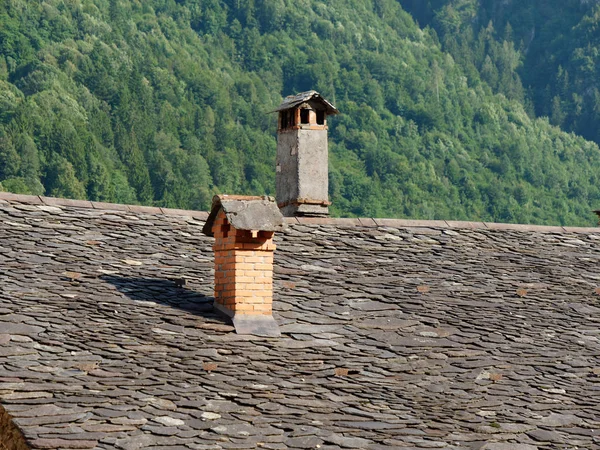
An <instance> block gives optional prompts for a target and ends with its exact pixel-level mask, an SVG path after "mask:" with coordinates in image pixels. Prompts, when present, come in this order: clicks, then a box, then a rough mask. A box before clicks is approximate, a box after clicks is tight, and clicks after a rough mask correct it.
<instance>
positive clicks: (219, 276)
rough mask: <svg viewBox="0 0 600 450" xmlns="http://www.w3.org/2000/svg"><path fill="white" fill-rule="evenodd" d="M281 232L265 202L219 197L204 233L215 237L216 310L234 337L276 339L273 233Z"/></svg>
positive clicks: (273, 207) (274, 212)
mask: <svg viewBox="0 0 600 450" xmlns="http://www.w3.org/2000/svg"><path fill="white" fill-rule="evenodd" d="M283 228H284V220H283V216H282V215H281V212H280V211H279V209H278V208H277V205H276V203H275V200H274V199H273V198H269V197H248V196H239V195H217V196H215V197H214V198H213V205H212V210H211V213H210V216H209V217H208V220H207V221H206V224H205V225H204V228H203V230H202V231H203V232H204V233H205V234H207V235H209V236H214V237H215V243H214V245H213V249H214V251H215V301H214V307H215V309H217V310H219V311H221V312H223V313H225V314H226V315H228V316H229V317H231V318H232V321H233V325H234V326H235V329H236V332H237V333H238V334H255V335H261V336H279V328H278V327H277V324H276V322H275V320H274V319H273V315H272V305H273V253H274V251H275V244H273V234H274V232H275V231H277V230H282V229H283Z"/></svg>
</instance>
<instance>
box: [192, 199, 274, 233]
mask: <svg viewBox="0 0 600 450" xmlns="http://www.w3.org/2000/svg"><path fill="white" fill-rule="evenodd" d="M221 208H222V209H223V212H224V213H225V216H226V217H227V220H228V221H229V223H230V224H231V226H233V227H234V228H236V229H238V230H260V231H280V230H284V229H285V221H284V219H283V215H282V214H281V211H279V208H278V207H277V204H276V203H275V199H274V198H273V197H268V196H266V195H265V196H262V197H258V196H249V195H224V194H223V195H215V196H214V197H213V200H212V208H211V211H210V215H209V216H208V219H207V220H206V223H205V224H204V227H203V228H202V232H203V233H204V234H206V235H207V236H213V231H212V227H213V223H214V222H215V219H216V217H217V214H218V213H219V211H220V210H221Z"/></svg>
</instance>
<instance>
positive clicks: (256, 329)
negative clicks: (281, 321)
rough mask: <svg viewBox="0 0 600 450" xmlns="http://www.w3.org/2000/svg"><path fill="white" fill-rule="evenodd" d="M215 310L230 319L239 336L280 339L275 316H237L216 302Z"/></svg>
mask: <svg viewBox="0 0 600 450" xmlns="http://www.w3.org/2000/svg"><path fill="white" fill-rule="evenodd" d="M213 308H214V309H215V310H217V311H219V312H220V313H221V314H223V315H225V316H227V317H229V318H230V319H231V322H232V323H233V327H234V328H235V332H236V333H237V334H246V335H253V336H264V337H280V336H281V332H280V331H279V326H278V325H277V322H275V319H274V318H273V316H262V315H258V314H256V315H252V314H236V313H233V312H232V311H231V310H230V309H227V308H225V307H224V306H222V305H220V304H218V303H217V302H215V303H214V304H213Z"/></svg>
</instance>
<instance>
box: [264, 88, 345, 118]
mask: <svg viewBox="0 0 600 450" xmlns="http://www.w3.org/2000/svg"><path fill="white" fill-rule="evenodd" d="M306 102H317V103H320V104H321V105H322V106H324V107H325V111H326V113H327V114H328V115H332V114H339V113H340V112H339V110H338V109H337V108H336V107H335V106H333V105H332V104H331V103H330V102H328V101H327V100H325V99H324V98H323V97H322V96H321V94H319V93H318V92H317V91H306V92H301V93H299V94H296V95H288V96H287V97H286V98H284V99H283V102H282V103H281V105H279V106H278V107H277V108H276V109H275V110H273V111H272V112H277V111H283V110H285V109H291V108H295V107H296V106H298V105H301V104H302V103H306Z"/></svg>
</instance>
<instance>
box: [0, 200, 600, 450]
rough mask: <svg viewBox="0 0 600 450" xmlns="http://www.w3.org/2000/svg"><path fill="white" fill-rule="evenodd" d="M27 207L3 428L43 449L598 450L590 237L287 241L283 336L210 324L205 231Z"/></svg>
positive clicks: (435, 230)
mask: <svg viewBox="0 0 600 450" xmlns="http://www.w3.org/2000/svg"><path fill="white" fill-rule="evenodd" d="M0 198H4V199H6V196H2V195H0ZM17 200H19V201H17ZM17 200H15V198H14V197H13V199H11V200H7V204H2V205H0V265H1V267H2V271H0V286H2V288H1V289H0V405H1V407H0V421H1V422H0V426H4V425H3V424H5V423H8V422H6V420H5V419H6V418H7V417H10V418H12V419H13V421H12V424H13V426H15V427H18V430H20V432H21V433H22V434H23V435H24V439H26V440H27V442H28V445H29V446H30V447H32V448H69V446H71V447H73V446H78V447H77V448H94V447H95V448H102V449H108V448H111V449H112V448H120V449H129V448H131V449H134V448H135V449H137V448H169V449H173V450H175V449H178V448H213V449H224V448H240V447H246V448H256V447H261V448H312V447H316V446H317V445H320V446H321V448H373V449H375V448H405V447H406V448H411V447H412V448H432V447H436V448H457V449H467V448H472V447H473V445H474V443H476V445H477V446H478V448H490V449H494V448H497V449H503V448H507V449H508V448H511V449H532V448H538V449H545V448H556V446H564V445H571V446H574V445H576V446H577V447H578V448H587V449H592V448H597V446H598V439H599V436H600V435H599V434H598V432H597V430H598V429H600V422H599V420H598V417H600V407H599V406H598V405H599V404H600V402H599V401H598V400H599V399H598V393H597V392H598V388H597V387H598V383H599V382H600V357H599V356H598V355H599V352H598V349H599V348H600V347H599V345H600V341H599V339H600V335H599V333H598V319H597V317H598V312H599V311H600V300H599V297H598V295H599V293H600V264H598V263H599V262H600V247H599V246H598V238H599V237H600V233H598V230H597V229H590V230H584V229H577V228H569V229H562V231H558V230H557V231H553V232H547V230H545V229H543V228H535V227H534V228H530V229H519V227H508V228H506V229H488V228H476V227H467V226H465V225H464V224H459V225H458V226H453V224H452V223H448V224H447V225H446V226H442V225H439V226H438V225H437V224H435V223H432V222H429V223H423V224H414V223H412V224H410V226H408V225H406V226H400V225H398V224H396V226H394V224H393V223H391V222H380V225H379V226H377V224H376V223H375V222H373V223H374V225H373V224H371V223H370V224H369V225H371V226H362V225H360V222H358V223H357V222H356V221H351V223H350V222H346V223H344V224H343V225H341V224H336V223H335V222H334V221H331V222H329V223H321V224H309V223H298V222H297V221H296V223H290V224H289V229H288V230H287V231H286V232H283V233H278V234H276V243H277V246H278V250H277V252H276V253H275V266H276V267H275V280H274V284H275V293H274V295H275V301H274V316H275V319H276V320H277V322H278V323H279V324H280V326H281V331H282V337H281V338H278V339H269V338H260V337H255V336H240V335H237V334H235V333H233V332H232V327H231V325H230V324H229V323H227V322H224V321H223V320H224V319H223V318H222V317H221V316H219V315H216V314H215V313H213V311H212V308H211V303H212V289H213V287H212V277H213V272H212V265H213V256H212V250H211V245H212V239H211V238H209V237H207V236H204V235H203V234H202V233H201V229H202V226H203V224H204V222H203V221H202V220H200V219H199V218H197V217H191V215H190V214H182V215H178V214H177V213H174V214H173V215H171V214H168V213H169V211H165V210H162V209H161V210H160V211H159V212H148V211H144V212H136V211H133V210H128V211H119V210H115V208H112V209H110V210H102V209H94V208H87V209H85V208H81V207H79V206H69V205H66V204H65V203H61V202H59V203H55V206H45V205H41V204H35V202H27V201H22V199H21V197H18V199H17ZM40 203H41V202H40ZM56 205H58V206H56ZM152 211H155V210H152ZM288 223H289V222H288ZM425 225H427V226H425ZM182 279H184V280H185V283H181V280H182Z"/></svg>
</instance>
